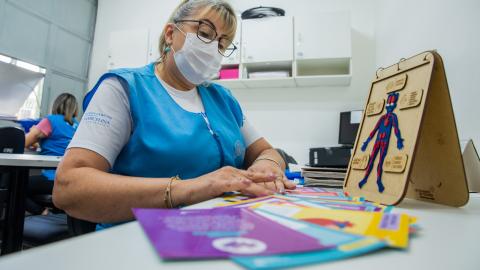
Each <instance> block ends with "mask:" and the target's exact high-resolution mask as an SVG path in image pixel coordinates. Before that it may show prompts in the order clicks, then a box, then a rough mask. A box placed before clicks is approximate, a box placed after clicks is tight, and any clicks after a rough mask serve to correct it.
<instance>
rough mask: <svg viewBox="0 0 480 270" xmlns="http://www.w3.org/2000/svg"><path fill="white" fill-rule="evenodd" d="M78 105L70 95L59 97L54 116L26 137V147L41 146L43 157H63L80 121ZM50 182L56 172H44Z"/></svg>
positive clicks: (39, 124)
mask: <svg viewBox="0 0 480 270" xmlns="http://www.w3.org/2000/svg"><path fill="white" fill-rule="evenodd" d="M77 115H78V103H77V101H76V99H75V97H74V96H73V95H71V94H68V93H63V94H61V95H59V96H58V97H57V98H56V99H55V101H54V103H53V106H52V114H50V115H48V116H47V117H45V118H43V119H42V120H41V121H40V123H38V124H37V125H35V126H33V127H32V128H31V129H30V131H29V132H28V133H27V134H26V135H25V147H27V148H28V147H30V146H32V145H35V144H39V146H40V148H41V151H40V154H41V155H49V156H63V155H64V154H65V149H67V146H68V144H69V143H70V141H71V140H72V137H73V135H74V134H75V130H76V129H77V126H78V121H77V120H76V119H75V117H76V116H77ZM42 174H43V175H44V176H45V177H46V178H48V180H52V181H53V180H54V178H55V170H44V171H43V173H42Z"/></svg>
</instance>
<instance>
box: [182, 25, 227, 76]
mask: <svg viewBox="0 0 480 270" xmlns="http://www.w3.org/2000/svg"><path fill="white" fill-rule="evenodd" d="M179 30H180V29H179ZM180 31H181V30H180ZM181 32H182V33H183V31H181ZM183 34H184V35H185V42H184V43H183V47H182V48H181V49H180V50H179V51H177V52H175V51H173V52H174V54H173V59H174V60H175V64H176V65H177V68H178V70H180V72H181V73H182V75H183V76H184V77H185V79H187V80H188V81H189V82H190V83H192V84H195V85H199V84H201V83H203V82H205V81H207V80H210V79H212V78H213V77H215V76H216V75H217V74H218V71H219V70H220V67H221V63H222V55H220V53H219V52H218V41H217V40H215V41H212V42H211V43H205V42H203V41H201V40H200V39H199V38H198V37H197V35H196V34H195V33H187V34H185V33H183Z"/></svg>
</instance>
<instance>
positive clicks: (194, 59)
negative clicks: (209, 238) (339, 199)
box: [53, 0, 294, 229]
mask: <svg viewBox="0 0 480 270" xmlns="http://www.w3.org/2000/svg"><path fill="white" fill-rule="evenodd" d="M236 24H237V20H236V16H235V13H234V12H233V9H232V8H231V6H230V5H229V4H228V3H226V2H225V1H221V0H190V1H182V2H181V3H180V4H179V6H178V7H177V8H176V9H175V11H174V12H173V14H172V16H171V17H170V19H169V20H168V22H167V23H166V25H165V26H164V29H163V33H162V35H161V37H160V42H159V43H160V44H159V49H160V54H161V59H159V61H158V62H154V63H151V64H149V65H147V66H144V67H141V68H134V69H130V68H128V69H118V70H112V71H110V72H108V73H106V74H104V75H103V76H102V77H101V78H100V79H99V81H98V83H97V84H96V85H95V87H94V88H93V89H92V90H91V91H90V92H89V93H88V94H87V97H86V99H85V100H84V104H83V105H84V108H86V111H85V114H84V116H83V118H82V121H81V123H80V126H79V129H78V132H77V133H76V135H75V137H74V138H73V140H72V142H71V144H70V146H69V149H68V150H67V152H66V154H65V158H64V159H63V161H62V163H61V164H60V166H59V169H58V174H57V179H56V181H55V187H54V193H53V195H54V203H55V204H56V205H57V206H58V207H60V208H62V209H64V210H65V211H66V212H67V213H68V214H70V215H72V216H74V217H77V218H80V219H85V220H89V221H93V222H96V223H99V225H98V226H97V229H102V228H106V227H110V226H112V225H115V224H118V223H121V222H125V221H128V220H131V219H132V218H133V216H132V212H131V209H132V208H133V207H145V208H173V207H179V206H183V205H190V204H194V203H198V202H201V201H204V200H208V199H211V198H214V197H216V196H219V195H222V194H223V193H224V192H230V191H241V192H242V193H245V194H249V195H252V196H263V195H270V194H273V193H275V192H283V191H284V189H285V188H294V185H293V184H291V183H290V182H288V181H287V180H286V179H285V177H284V174H283V172H284V169H285V163H284V161H283V160H282V158H281V156H280V155H279V154H278V152H276V151H275V150H274V149H273V148H272V146H271V145H270V144H269V143H268V142H267V141H266V140H265V139H264V138H263V137H261V136H260V135H259V134H258V132H256V131H255V129H254V128H253V126H252V125H251V123H250V122H249V121H248V119H247V118H246V117H245V115H244V114H243V113H242V109H241V107H240V104H239V103H238V101H237V100H236V99H235V98H234V97H233V95H232V94H231V93H230V91H229V90H228V89H226V88H224V87H222V86H220V85H218V84H215V83H211V82H210V81H209V80H210V79H212V78H213V77H214V76H215V75H216V74H217V73H218V71H219V69H220V66H221V61H222V59H223V57H228V56H230V55H231V54H232V53H233V51H234V50H235V49H236V47H235V46H234V45H233V44H232V40H233V37H234V35H235V31H236Z"/></svg>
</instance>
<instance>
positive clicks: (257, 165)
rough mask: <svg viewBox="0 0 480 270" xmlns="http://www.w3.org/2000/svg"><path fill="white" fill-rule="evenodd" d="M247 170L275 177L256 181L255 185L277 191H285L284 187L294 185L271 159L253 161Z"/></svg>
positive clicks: (293, 187)
mask: <svg viewBox="0 0 480 270" xmlns="http://www.w3.org/2000/svg"><path fill="white" fill-rule="evenodd" d="M248 172H252V173H261V174H264V175H269V176H271V177H274V178H275V181H272V182H263V183H258V184H257V185H264V187H265V188H267V189H269V190H272V191H274V192H278V193H282V194H283V193H285V188H286V189H295V187H296V185H295V183H293V182H290V181H288V179H287V178H286V177H285V174H284V173H283V170H282V169H281V168H280V166H279V165H278V164H277V163H275V162H274V161H272V160H268V159H260V160H257V161H255V162H254V163H253V164H252V166H250V167H249V168H248Z"/></svg>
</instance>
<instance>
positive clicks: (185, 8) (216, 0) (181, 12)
mask: <svg viewBox="0 0 480 270" xmlns="http://www.w3.org/2000/svg"><path fill="white" fill-rule="evenodd" d="M202 8H210V10H214V11H216V12H217V13H218V15H219V16H220V18H222V20H223V23H224V25H225V29H226V33H225V34H226V35H227V36H229V37H232V39H233V37H234V36H235V32H236V30H237V17H236V16H235V12H234V11H233V8H232V6H230V4H228V3H227V2H225V1H222V0H183V1H182V2H181V3H180V4H179V5H178V6H177V8H175V10H174V11H173V13H172V15H170V18H169V19H168V21H167V23H174V22H175V21H179V20H184V19H188V17H190V16H192V15H193V14H194V13H195V12H196V11H198V10H200V9H202ZM166 47H167V44H166V41H165V29H164V30H163V31H162V34H161V35H160V41H159V44H158V50H159V52H160V60H163V59H164V57H165V48H166Z"/></svg>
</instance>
